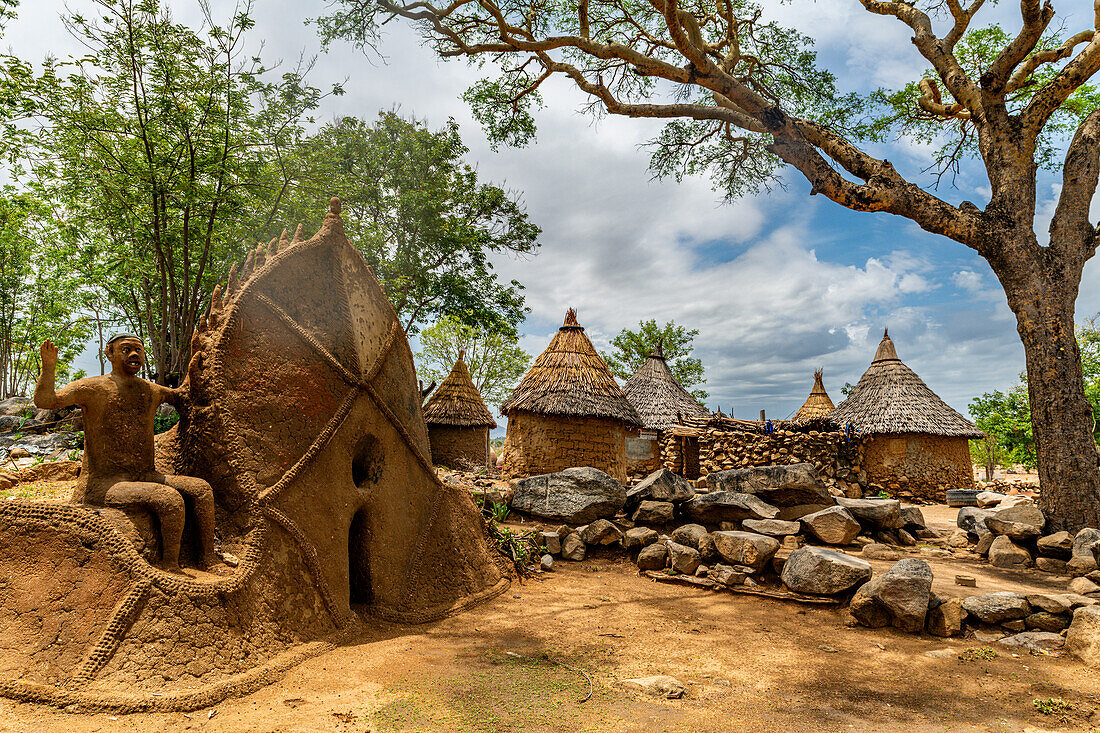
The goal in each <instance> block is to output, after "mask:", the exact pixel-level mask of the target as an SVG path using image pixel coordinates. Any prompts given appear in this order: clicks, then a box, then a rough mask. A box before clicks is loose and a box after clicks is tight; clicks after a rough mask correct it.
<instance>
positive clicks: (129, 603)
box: [69, 578, 153, 686]
mask: <svg viewBox="0 0 1100 733" xmlns="http://www.w3.org/2000/svg"><path fill="white" fill-rule="evenodd" d="M152 587H153V583H152V581H150V580H149V579H148V578H142V579H141V580H139V581H138V582H136V583H134V584H133V585H132V586H130V589H129V590H128V591H127V592H126V596H125V597H124V598H123V599H122V600H121V601H120V602H119V604H118V605H117V606H115V610H114V612H112V613H111V619H110V621H108V622H107V627H106V628H105V629H103V634H102V635H101V636H100V637H99V641H97V642H96V643H95V645H94V646H93V647H92V648H91V649H89V650H88V653H87V654H86V655H85V656H84V659H83V660H82V661H81V662H80V665H79V666H78V667H77V668H76V673H75V674H74V675H73V678H72V679H71V680H70V681H69V685H70V686H75V685H82V684H84V683H86V682H88V681H89V680H91V679H92V678H93V677H95V676H96V674H98V673H99V670H101V669H103V666H104V665H105V664H107V662H108V661H109V660H110V658H111V657H112V656H113V655H114V653H115V650H116V649H118V645H119V644H120V643H121V642H122V637H123V636H125V634H126V632H127V631H129V630H130V627H131V626H132V625H133V623H134V619H135V618H136V614H135V612H136V611H137V609H138V606H139V605H141V603H142V602H143V601H144V600H145V598H146V596H147V595H148V594H149V589H150V588H152Z"/></svg>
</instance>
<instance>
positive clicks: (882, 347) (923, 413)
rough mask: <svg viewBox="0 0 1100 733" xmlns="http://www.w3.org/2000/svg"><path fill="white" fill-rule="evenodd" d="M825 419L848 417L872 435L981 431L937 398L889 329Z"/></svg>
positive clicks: (841, 422)
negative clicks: (899, 351)
mask: <svg viewBox="0 0 1100 733" xmlns="http://www.w3.org/2000/svg"><path fill="white" fill-rule="evenodd" d="M829 419H830V420H832V421H833V422H835V423H837V424H838V425H845V424H849V423H850V424H851V425H852V427H854V428H855V429H856V430H858V431H859V432H861V433H865V434H871V435H873V434H890V433H893V434H897V433H923V434H925V435H940V436H944V437H956V438H980V437H982V436H983V433H982V431H980V430H978V429H977V428H976V427H974V423H972V422H970V421H969V420H967V419H966V418H965V417H963V416H962V415H960V414H959V413H958V412H956V411H955V410H954V409H952V408H951V407H950V406H949V405H948V404H947V403H946V402H944V401H943V400H942V399H940V398H939V396H938V395H937V394H936V393H935V392H933V391H932V390H931V389H929V388H928V385H926V384H925V383H924V382H923V381H921V378H920V377H918V376H917V374H916V372H914V371H913V370H912V369H910V368H909V367H907V366H906V365H905V364H904V363H903V362H902V361H901V359H899V358H898V355H897V351H896V350H895V349H894V342H893V341H892V340H891V339H890V334H889V333H884V334H883V335H882V341H881V343H879V345H878V349H877V350H876V351H875V358H874V360H873V361H872V362H871V366H869V367H868V368H867V371H865V372H864V373H863V376H862V377H860V378H859V382H858V383H857V384H856V386H855V387H853V388H852V391H851V392H849V393H848V398H847V399H846V400H844V401H843V402H841V403H840V404H839V405H837V407H836V409H835V410H833V411H832V413H831V414H830V415H829Z"/></svg>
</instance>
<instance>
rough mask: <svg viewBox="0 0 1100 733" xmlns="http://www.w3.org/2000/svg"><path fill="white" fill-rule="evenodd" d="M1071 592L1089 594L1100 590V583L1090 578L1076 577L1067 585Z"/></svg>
mask: <svg viewBox="0 0 1100 733" xmlns="http://www.w3.org/2000/svg"><path fill="white" fill-rule="evenodd" d="M1067 588H1068V590H1069V592H1070V593H1077V594H1079V595H1082V596H1087V595H1088V594H1089V593H1097V592H1100V585H1097V584H1096V583H1093V582H1092V581H1091V580H1089V579H1088V578H1074V579H1073V580H1071V581H1070V582H1069V585H1068V586H1067Z"/></svg>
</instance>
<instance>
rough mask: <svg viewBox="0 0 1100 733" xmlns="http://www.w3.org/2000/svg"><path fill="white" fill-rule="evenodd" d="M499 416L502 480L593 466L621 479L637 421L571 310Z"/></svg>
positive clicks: (637, 416)
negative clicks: (503, 420) (502, 421)
mask: <svg viewBox="0 0 1100 733" xmlns="http://www.w3.org/2000/svg"><path fill="white" fill-rule="evenodd" d="M500 410H501V412H502V413H503V414H504V415H506V416H507V417H508V433H507V437H506V438H505V441H504V474H503V475H504V478H506V479H507V478H520V477H523V476H532V475H536V474H543V473H553V472H555V471H561V470H562V469H565V468H570V467H572V466H591V467H593V468H598V469H599V470H601V471H604V472H606V473H608V474H610V475H611V476H613V477H615V479H616V480H618V481H625V480H626V477H627V459H626V440H627V438H628V437H629V436H632V435H634V434H635V433H636V431H637V429H638V428H639V427H641V424H642V420H641V418H640V417H639V415H638V412H637V411H636V410H635V409H634V406H633V405H631V404H630V401H629V400H627V398H626V395H625V394H623V391H622V389H621V388H620V387H619V385H618V384H617V383H616V382H615V377H614V376H613V375H612V374H611V370H610V369H609V368H608V366H607V364H606V363H605V362H604V360H603V359H602V358H601V357H600V355H599V354H598V353H596V349H595V348H593V346H592V342H591V341H589V340H588V337H587V336H586V335H585V334H584V328H583V327H582V326H581V325H580V324H579V323H577V313H576V311H574V310H573V309H569V312H568V313H567V314H566V316H565V323H564V324H563V325H562V327H561V328H560V329H558V332H557V334H555V335H554V338H553V339H552V340H551V341H550V345H549V346H547V347H546V351H544V352H542V354H540V355H539V357H538V358H537V359H535V363H534V364H532V365H531V368H530V369H529V370H528V371H527V373H526V374H525V375H524V376H523V379H522V380H521V381H520V383H519V386H517V387H516V388H515V390H514V391H513V392H512V395H511V397H509V398H508V400H506V401H505V402H504V404H503V405H501V408H500Z"/></svg>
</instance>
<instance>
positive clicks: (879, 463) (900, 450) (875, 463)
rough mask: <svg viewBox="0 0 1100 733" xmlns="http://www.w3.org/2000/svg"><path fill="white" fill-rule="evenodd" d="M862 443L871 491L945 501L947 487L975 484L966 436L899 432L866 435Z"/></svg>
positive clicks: (961, 487)
mask: <svg viewBox="0 0 1100 733" xmlns="http://www.w3.org/2000/svg"><path fill="white" fill-rule="evenodd" d="M863 445H864V448H863V454H864V460H863V466H864V470H866V471H867V476H868V478H869V481H870V488H871V490H872V491H875V490H878V489H883V490H885V491H886V492H888V493H889V494H890V495H891V496H898V497H901V498H905V499H908V498H913V499H927V500H929V501H937V502H944V501H946V499H947V490H948V489H972V488H974V469H973V465H972V463H971V460H970V445H969V442H968V441H967V439H966V438H944V437H940V436H935V435H922V434H918V433H901V434H897V435H873V436H869V437H866V438H864V439H863Z"/></svg>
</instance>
